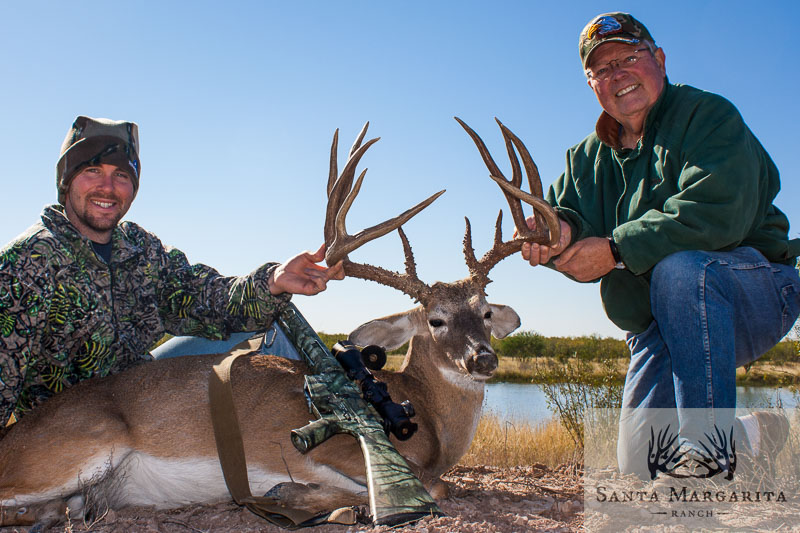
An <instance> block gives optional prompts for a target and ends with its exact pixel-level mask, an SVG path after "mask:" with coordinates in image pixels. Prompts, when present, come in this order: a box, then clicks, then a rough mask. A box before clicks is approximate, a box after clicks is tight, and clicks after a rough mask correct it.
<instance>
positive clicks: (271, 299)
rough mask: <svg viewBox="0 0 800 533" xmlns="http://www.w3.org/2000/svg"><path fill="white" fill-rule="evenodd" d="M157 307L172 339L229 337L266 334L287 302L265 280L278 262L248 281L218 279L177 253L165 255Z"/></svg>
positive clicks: (214, 273) (287, 296) (167, 251)
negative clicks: (237, 333) (275, 294)
mask: <svg viewBox="0 0 800 533" xmlns="http://www.w3.org/2000/svg"><path fill="white" fill-rule="evenodd" d="M161 264H162V273H161V276H160V282H161V287H160V295H159V298H158V299H159V302H160V303H159V305H160V312H161V316H162V318H163V320H164V324H165V327H166V330H167V331H168V332H169V333H172V334H173V335H198V336H202V337H207V338H211V339H223V338H227V337H228V336H229V335H230V334H231V333H233V332H237V331H257V330H264V329H266V328H267V327H269V325H270V324H271V323H272V320H273V317H274V316H275V315H276V314H277V313H279V312H280V311H281V310H282V309H283V307H284V306H285V305H286V303H287V302H288V301H289V300H290V299H291V295H290V294H280V295H278V296H273V295H272V294H271V293H270V292H269V288H268V280H269V276H270V274H271V273H272V271H273V270H274V269H275V268H277V267H278V264H277V263H267V264H265V265H263V266H261V267H259V268H258V269H256V270H255V271H253V272H252V273H250V274H248V275H246V276H231V277H227V276H222V275H220V274H219V272H217V271H216V270H214V269H213V268H211V267H208V266H206V265H202V264H194V265H193V264H190V263H189V261H188V260H187V258H186V256H185V255H184V254H183V252H181V251H180V250H177V249H174V248H170V249H164V250H163V257H162V262H161Z"/></svg>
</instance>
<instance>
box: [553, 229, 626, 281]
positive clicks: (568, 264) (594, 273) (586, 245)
mask: <svg viewBox="0 0 800 533" xmlns="http://www.w3.org/2000/svg"><path fill="white" fill-rule="evenodd" d="M615 264H616V262H615V261H614V256H613V255H611V248H609V246H608V239H606V238H605V237H588V238H586V239H582V240H580V241H578V242H576V243H575V244H573V245H572V246H570V247H569V248H567V249H566V250H565V251H564V253H562V254H561V255H560V256H559V257H558V259H556V260H555V261H553V265H555V267H556V270H558V271H559V272H564V273H565V274H569V275H570V276H572V277H573V278H575V279H576V280H578V281H592V280H594V279H597V278H600V277H603V276H605V275H606V274H608V273H609V272H611V270H613V269H614V265H615Z"/></svg>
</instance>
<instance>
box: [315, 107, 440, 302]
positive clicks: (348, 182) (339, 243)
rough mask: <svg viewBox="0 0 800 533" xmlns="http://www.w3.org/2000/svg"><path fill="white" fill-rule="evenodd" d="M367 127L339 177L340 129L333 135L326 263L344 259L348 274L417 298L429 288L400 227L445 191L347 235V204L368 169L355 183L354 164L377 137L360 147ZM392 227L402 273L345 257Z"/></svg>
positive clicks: (329, 263)
mask: <svg viewBox="0 0 800 533" xmlns="http://www.w3.org/2000/svg"><path fill="white" fill-rule="evenodd" d="M368 127H369V122H367V123H366V124H364V127H363V128H362V129H361V132H360V133H359V134H358V137H357V138H356V141H355V143H353V146H352V147H351V148H350V154H349V157H348V159H347V163H346V164H345V166H344V169H342V173H341V174H340V175H339V176H338V177H337V168H338V165H337V151H338V144H339V130H338V129H337V130H336V132H335V133H334V134H333V143H332V144H331V161H330V173H329V175H328V207H327V210H326V213H325V244H326V245H327V251H326V253H325V262H326V263H327V264H328V265H333V264H336V263H337V262H339V261H344V269H345V273H346V274H347V275H348V276H353V277H357V278H361V279H366V280H370V281H375V282H377V283H380V284H381V285H387V286H389V287H392V288H394V289H397V290H399V291H401V292H403V293H405V294H407V295H409V296H411V297H412V298H414V299H416V300H418V301H420V300H421V299H422V298H423V297H424V295H425V294H426V293H427V292H428V291H429V289H430V288H429V287H428V285H426V284H425V283H424V282H422V281H421V280H420V279H419V277H417V265H416V263H415V262H414V254H413V253H412V252H411V245H410V244H409V242H408V238H407V237H406V235H405V233H403V229H402V228H401V226H402V225H403V224H405V223H406V222H408V220H410V219H411V218H412V217H413V216H414V215H416V214H417V213H419V212H420V211H422V210H423V209H425V208H426V207H428V206H429V205H430V204H431V203H433V201H434V200H436V199H437V198H438V197H439V196H441V195H442V194H444V190H441V191H439V192H437V193H436V194H433V195H431V196H430V197H428V198H427V199H426V200H424V201H422V202H420V203H418V204H417V205H415V206H414V207H412V208H411V209H408V210H407V211H404V212H403V213H401V214H400V215H398V216H396V217H394V218H392V219H389V220H387V221H385V222H381V223H380V224H376V225H375V226H372V227H369V228H366V229H364V230H361V231H359V232H358V233H356V234H355V235H349V234H348V233H347V228H346V227H345V219H346V218H347V212H348V211H349V210H350V206H351V205H353V201H354V200H355V198H356V196H357V195H358V193H359V191H360V190H361V183H362V181H363V180H364V176H365V175H366V173H367V169H364V170H363V171H362V172H361V174H360V175H359V176H358V179H357V180H356V182H355V185H354V184H353V178H354V176H355V171H356V166H357V165H358V162H359V161H360V159H361V157H362V156H363V155H364V152H366V151H367V149H368V148H369V147H370V146H372V145H373V144H374V143H376V142H377V141H378V139H379V138H375V139H370V140H369V141H367V142H366V143H365V144H364V145H363V146H362V145H361V142H362V140H363V139H364V135H365V134H366V132H367V128H368ZM395 229H396V230H397V231H398V233H399V234H400V240H401V241H402V242H403V253H404V254H405V259H406V260H405V267H406V272H405V274H400V273H398V272H394V271H391V270H387V269H385V268H381V267H376V266H372V265H367V264H361V263H354V262H353V261H350V259H349V258H348V257H347V255H348V254H349V253H350V252H352V251H353V250H355V249H356V248H359V247H360V246H362V245H363V244H365V243H367V242H369V241H371V240H374V239H377V238H378V237H382V236H383V235H386V234H387V233H389V232H390V231H392V230H395Z"/></svg>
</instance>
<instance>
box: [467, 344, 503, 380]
mask: <svg viewBox="0 0 800 533" xmlns="http://www.w3.org/2000/svg"><path fill="white" fill-rule="evenodd" d="M495 370H497V355H496V354H495V353H494V352H493V351H492V350H488V349H482V350H479V351H476V352H474V353H473V354H472V355H471V356H470V357H469V358H468V359H467V371H469V373H470V375H472V377H474V378H477V379H481V378H483V379H489V378H490V377H492V375H493V374H494V371H495Z"/></svg>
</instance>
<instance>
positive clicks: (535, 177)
mask: <svg viewBox="0 0 800 533" xmlns="http://www.w3.org/2000/svg"><path fill="white" fill-rule="evenodd" d="M495 121H497V124H498V125H499V126H500V130H501V131H502V132H503V137H505V139H506V146H508V141H509V139H510V140H511V141H512V142H513V143H514V146H515V147H516V148H517V151H518V152H519V155H520V157H521V158H522V164H523V165H525V174H526V175H527V176H528V185H529V186H530V189H531V193H532V194H533V195H534V196H538V197H539V198H544V194H543V192H542V180H541V178H540V176H539V167H537V166H536V162H535V161H534V160H533V157H531V153H530V152H529V151H528V149H527V148H526V147H525V144H524V143H523V142H522V140H521V139H520V138H519V137H517V136H516V135H515V134H514V132H513V131H511V130H510V129H508V128H507V127H506V125H505V124H503V123H502V122H500V120H499V119H498V118H497V117H495ZM509 158H511V152H510V150H509ZM514 159H515V163H516V157H515V158H514ZM517 168H519V167H517ZM515 185H516V186H517V187H519V186H520V185H522V180H521V179H520V182H519V183H515Z"/></svg>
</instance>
